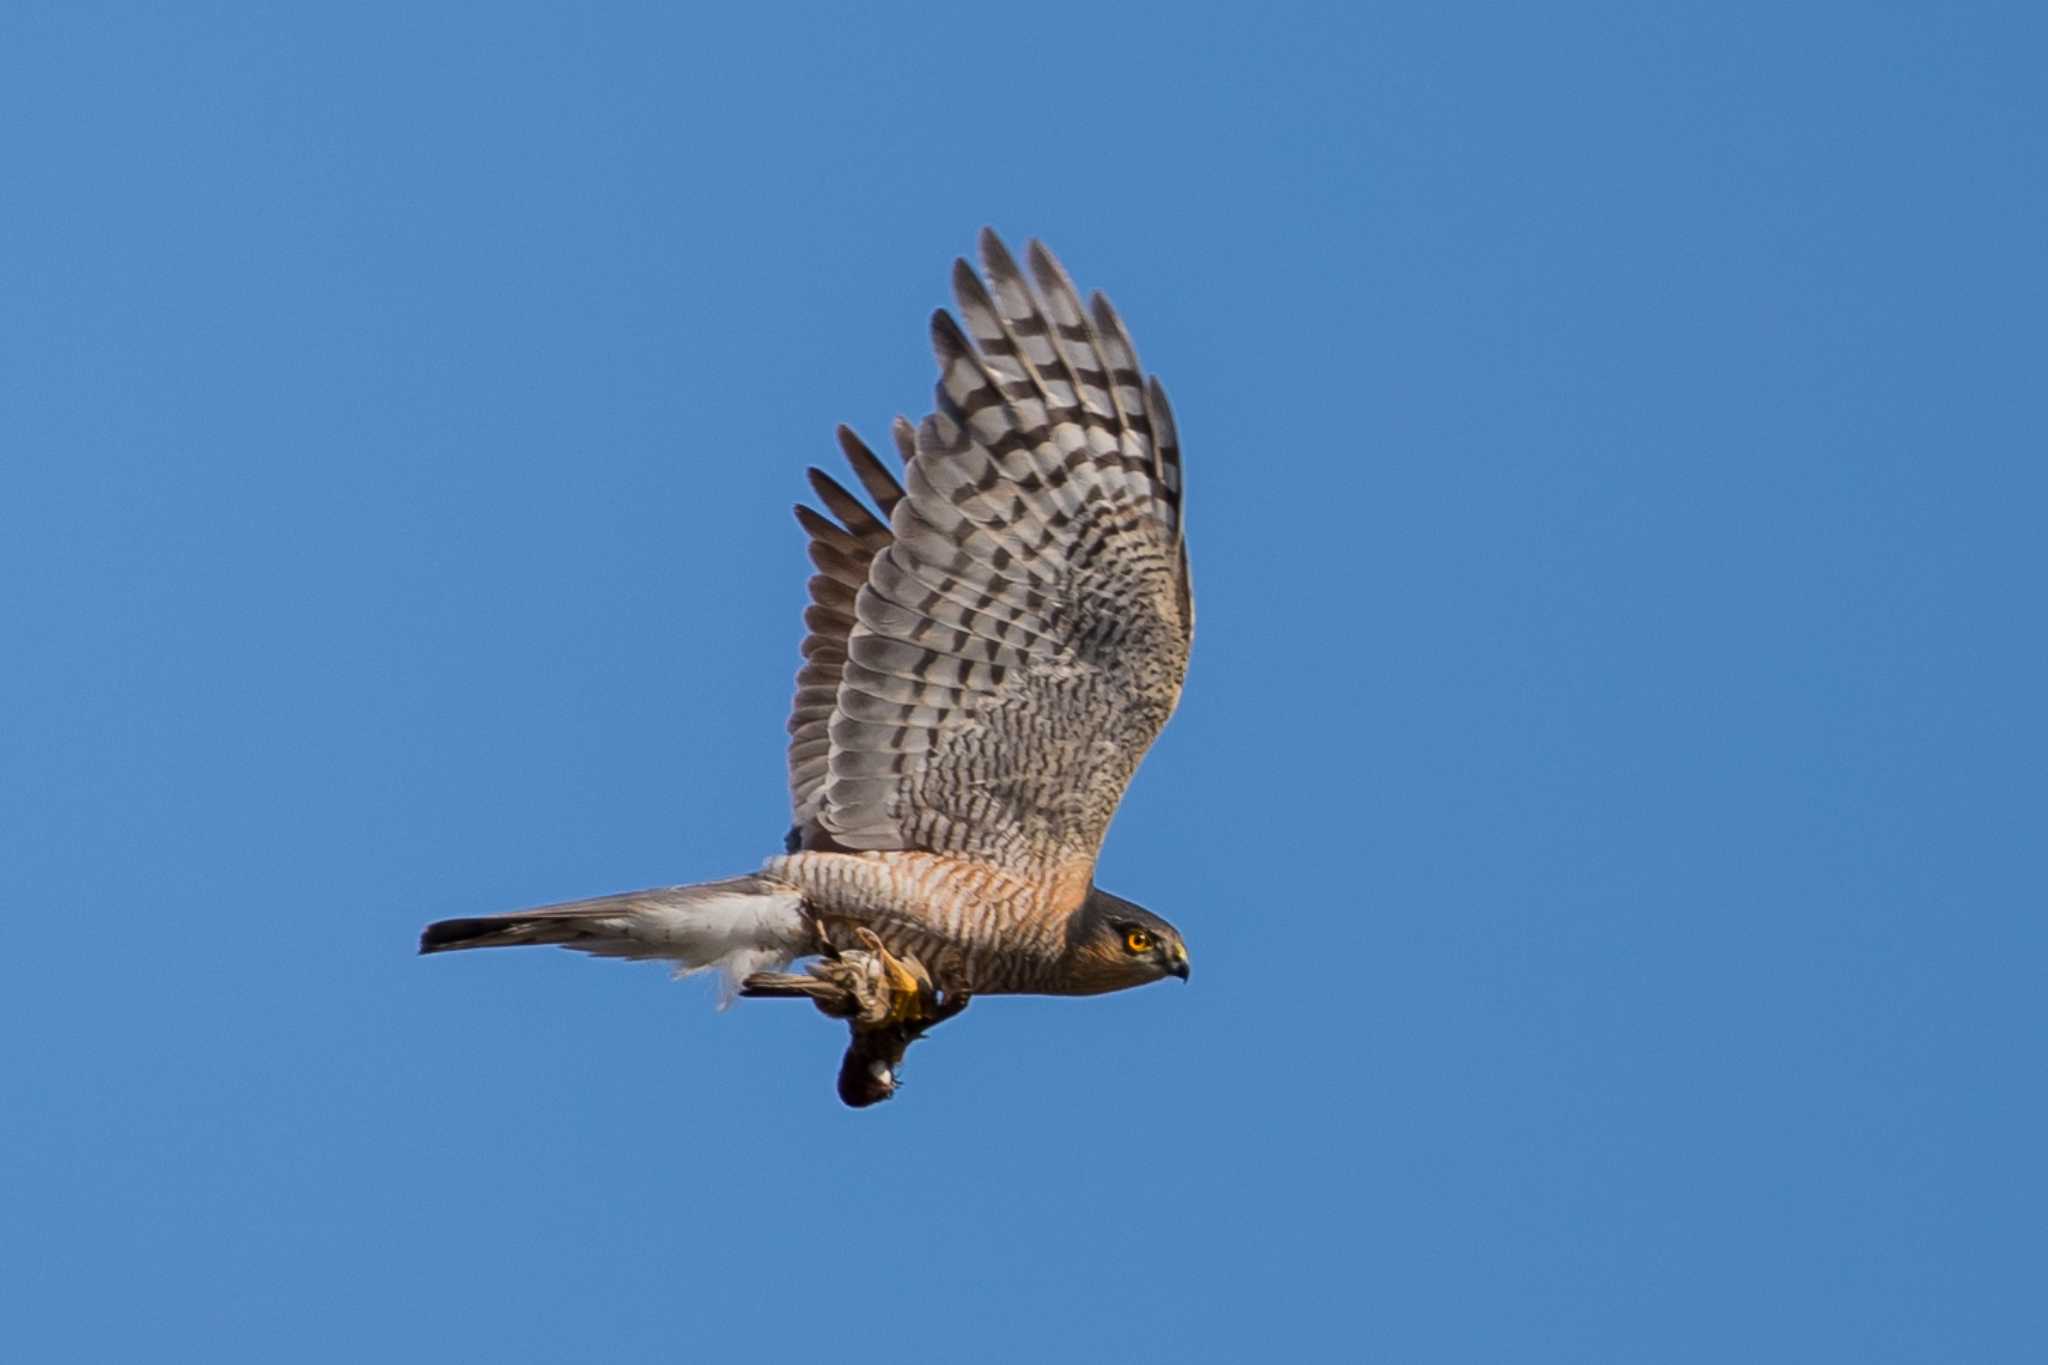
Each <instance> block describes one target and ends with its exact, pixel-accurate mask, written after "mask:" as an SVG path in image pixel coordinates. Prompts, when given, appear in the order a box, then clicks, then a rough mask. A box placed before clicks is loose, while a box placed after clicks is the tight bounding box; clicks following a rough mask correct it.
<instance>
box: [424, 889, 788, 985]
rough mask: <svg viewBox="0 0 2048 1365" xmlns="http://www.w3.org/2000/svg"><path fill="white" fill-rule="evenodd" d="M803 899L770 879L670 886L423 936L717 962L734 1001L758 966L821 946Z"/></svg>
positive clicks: (438, 926) (449, 948) (432, 927)
mask: <svg viewBox="0 0 2048 1365" xmlns="http://www.w3.org/2000/svg"><path fill="white" fill-rule="evenodd" d="M803 904H804V902H803V896H802V894H801V893H799V892H798V891H797V890H796V888H794V887H792V886H789V885H787V884H786V883H783V882H778V881H771V880H769V879H768V878H766V877H735V878H733V879H731V880H730V881H723V882H706V883H704V884H703V885H701V886H667V887H658V888H656V889H654V890H652V891H629V892H627V893H626V894H625V895H622V896H601V897H599V898H597V899H596V900H587V901H570V902H568V903H566V904H563V905H544V906H540V907H539V908H537V909H533V910H521V911H519V912H517V913H516V914H510V915H486V916H483V917H480V918H476V919H444V920H438V921H436V922H435V923H433V924H429V925H428V926H427V927H426V929H425V930H423V931H422V932H421V934H420V951H421V952H423V953H445V952H453V951H454V950H456V949H458V948H504V947H512V946H516V945H519V944H526V943H552V944H557V945H559V946H561V947H564V948H574V949H576V950H578V951H579V952H585V953H596V954H598V955H599V956H601V957H629V958H659V959H664V960H667V961H670V962H674V963H676V964H677V971H678V973H679V974H688V973H690V972H697V971H702V970H704V969H705V968H707V967H716V968H717V969H718V970H719V972H720V973H721V975H722V976H723V977H724V983H723V984H724V990H723V996H724V998H726V999H730V998H731V996H732V993H733V991H734V990H735V989H737V987H738V985H739V983H740V982H741V981H743V980H745V979H746V978H747V977H748V976H749V975H751V974H752V973H754V972H759V971H768V970H774V969H777V968H782V967H787V966H788V965H789V964H790V963H791V962H793V961H795V960H796V959H797V958H799V957H801V956H803V955H804V954H806V953H811V952H815V951H817V949H816V945H815V944H814V943H813V941H812V928H811V921H810V918H809V917H808V916H807V915H805V914H804V909H803Z"/></svg>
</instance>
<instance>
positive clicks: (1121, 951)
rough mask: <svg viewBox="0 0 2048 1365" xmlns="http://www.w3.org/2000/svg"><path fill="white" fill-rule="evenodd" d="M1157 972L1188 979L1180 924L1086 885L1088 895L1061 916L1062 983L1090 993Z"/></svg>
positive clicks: (1139, 983) (1122, 985) (1125, 984)
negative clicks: (1063, 924)
mask: <svg viewBox="0 0 2048 1365" xmlns="http://www.w3.org/2000/svg"><path fill="white" fill-rule="evenodd" d="M1163 976H1177V977H1179V978H1180V979H1181V980H1183V981H1185V980H1187V979H1188V945H1187V944H1186V943H1185V942H1183V941H1182V939H1181V936H1180V930H1178V929H1176V928H1174V927H1173V926H1172V925H1171V924H1168V923H1167V922H1166V921H1165V920H1163V919H1161V918H1159V916H1157V915H1155V914H1153V913H1152V912H1151V911H1150V910H1147V909H1146V908H1145V907H1144V906H1142V905H1133V904H1132V903H1131V902H1129V901H1127V900H1125V899H1124V898H1123V897H1121V896H1112V895H1110V894H1109V892H1107V891H1104V890H1103V889H1102V888H1100V887H1090V888H1089V890H1088V899H1087V900H1086V901H1085V902H1083V903H1082V906H1081V908H1080V909H1079V910H1078V911H1076V912H1075V913H1074V917H1073V918H1072V919H1071V920H1069V921H1068V922H1067V953H1066V984H1067V986H1068V988H1069V989H1071V990H1073V991H1074V992H1075V993H1076V994H1082V995H1094V994H1098V993H1100V992H1102V991H1120V990H1124V989H1126V988H1128V987H1131V986H1143V985H1145V984H1146V983H1148V982H1152V981H1157V980H1159V978H1161V977H1163Z"/></svg>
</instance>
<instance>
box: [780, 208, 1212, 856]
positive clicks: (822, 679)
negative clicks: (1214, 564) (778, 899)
mask: <svg viewBox="0 0 2048 1365" xmlns="http://www.w3.org/2000/svg"><path fill="white" fill-rule="evenodd" d="M981 248H982V259H983V264H984V266H985V268H986V270H987V272H988V283H987V285H984V284H983V283H982V281H981V280H980V279H978V278H977V277H976V275H975V273H974V271H973V270H972V269H971V268H970V267H969V266H968V265H967V264H966V262H964V261H963V262H960V263H958V265H957V266H956V268H955V271H954V281H953V282H954V292H955V297H956V299H957V301H958V304H959V312H960V316H961V318H962V319H964V320H965V323H966V327H965V329H964V330H963V328H962V327H961V325H960V324H959V323H957V322H955V320H954V319H953V317H952V316H950V315H949V314H947V313H945V312H943V311H941V312H939V313H938V314H936V315H935V316H934V317H933V319H932V343H933V349H934V352H935V354H936V356H937V359H938V363H939V383H938V393H937V410H936V411H935V412H934V413H932V415H931V416H929V417H927V418H926V419H925V420H924V422H923V423H922V424H921V425H919V426H918V427H917V428H916V430H915V433H914V434H913V433H911V432H910V431H909V429H908V428H907V426H906V425H905V424H903V423H901V422H899V423H898V427H897V445H898V449H899V451H901V452H902V453H903V454H904V455H905V459H906V470H905V477H904V480H903V483H902V484H901V485H898V484H897V483H896V481H895V480H894V479H893V478H892V477H891V476H890V475H889V474H888V473H887V471H886V470H885V469H883V467H882V466H881V463H880V462H879V461H878V460H876V459H875V457H874V456H873V455H872V454H871V453H869V452H868V451H867V449H866V447H865V446H862V445H860V443H859V442H858V441H857V440H855V439H853V438H852V437H851V435H850V433H844V432H842V436H841V440H842V444H843V445H844V446H845V448H846V452H847V455H848V458H849V462H850V463H851V464H852V465H853V467H854V471H855V474H856V476H857V477H858V479H859V481H860V483H861V484H862V486H863V487H864V488H865V489H866V490H867V491H868V493H869V495H870V496H871V497H873V498H874V499H875V500H876V503H877V505H878V506H879V507H880V508H881V509H882V512H883V515H885V516H886V517H887V518H888V522H887V525H886V526H884V525H883V524H882V522H881V520H880V519H879V518H877V517H876V516H874V515H873V514H872V513H871V512H869V511H868V509H867V508H866V507H864V506H862V505H861V504H860V502H859V500H858V499H856V498H854V497H853V496H852V495H851V494H850V493H847V492H846V490H845V489H843V488H841V487H840V486H839V485H838V484H836V483H833V482H832V481H831V480H830V479H829V478H826V477H825V476H824V475H822V474H819V473H817V472H816V471H813V475H812V479H813V486H814V488H816V490H817V492H818V494H819V497H820V500H821V501H823V502H824V503H825V504H826V506H827V508H828V509H829V510H830V511H831V512H832V513H833V515H834V516H836V517H838V518H839V520H838V521H837V522H834V521H831V520H829V519H827V518H826V517H824V516H823V515H821V514H819V513H816V512H813V511H811V510H810V509H800V511H799V513H798V515H799V517H800V519H802V520H803V523H804V526H805V528H806V529H807V530H808V531H810V533H811V536H812V542H811V555H812V560H813V562H814V563H815V564H816V565H817V567H818V571H819V573H818V577H816V578H813V579H812V588H811V596H812V604H811V607H810V610H809V611H808V612H807V613H806V621H807V623H808V624H809V625H810V628H811V633H810V635H809V637H808V638H807V639H806V641H805V645H804V653H805V659H806V662H805V666H804V670H803V672H802V673H801V674H799V675H798V691H797V700H796V706H795V709H794V712H793V714H792V717H791V722H790V728H791V736H792V738H791V748H790V779H791V794H792V800H793V803H794V807H795V815H796V826H795V828H794V829H793V830H792V844H793V845H795V846H802V847H807V848H821V847H822V848H841V849H849V850H858V849H925V850H930V851H933V852H942V853H952V854H957V855H960V856H963V857H966V858H969V859H973V860H976V861H982V862H987V863H990V864H993V865H995V866H997V867H1000V868H1003V869H1005V870H1007V871H1009V872H1012V873H1015V874H1018V875H1021V876H1024V877H1027V878H1036V879H1038V880H1039V881H1040V882H1041V883H1042V884H1048V885H1052V886H1057V887H1059V888H1061V893H1060V894H1061V895H1062V896H1063V897H1067V896H1078V895H1079V894H1081V892H1082V891H1084V890H1085V887H1086V884H1087V874H1088V872H1089V871H1090V869H1092V867H1093V865H1094V860H1095V856H1096V852H1097V850H1098V849H1099V848H1100V846H1101V843H1102V838H1103V835H1104V833H1105V832H1106V831H1107V829H1108V826H1109V822H1110V819H1111V817H1112V816H1113V815H1114V814H1115V811H1116V807H1117V804H1118V803H1119V802H1120V801H1121V799H1122V797H1123V792H1124V789H1125V787H1126V786H1128V785H1129V782H1130V779H1131V775H1132V773H1133V772H1135V771H1136V769H1137V765H1138V762H1139V760H1140V759H1142V758H1143V757H1144V754H1145V751H1146V750H1147V749H1148V748H1149V747H1150V746H1151V743H1152V741H1153V739H1154V738H1155V737H1156V736H1157V735H1158V733H1159V730H1160V728H1161V727H1162V726H1164V725H1165V723H1166V720H1167V718H1168V717H1169V716H1170V715H1171V714H1172V712H1173V708H1174V705H1175V703H1176V702H1177V700H1178V699H1179V695H1180V688H1181V681H1182V679H1183V677H1184V676H1185V674H1186V670H1187V656H1188V645H1189V640H1190V637H1191V635H1192V631H1193V624H1194V616H1193V604H1192V596H1191V593H1190V589H1189V583H1188V575H1187V556H1186V543H1185V538H1184V535H1183V526H1182V519H1181V474H1180V451H1179V445H1178V442H1177V439H1176V436H1175V432H1174V426H1173V419H1172V414H1171V411H1170V409H1169V408H1168V406H1167V403H1166V395H1165V393H1164V391H1163V390H1162V389H1161V388H1160V387H1159V385H1158V383H1157V382H1156V381H1150V380H1147V379H1145V378H1144V377H1143V374H1142V371H1141V370H1140V368H1139V365H1138V359H1137V353H1136V350H1135V348H1134V347H1133V346H1132V345H1131V342H1130V338H1129V335H1128V334H1127V333H1126V332H1125V330H1124V327H1123V324H1122V322H1121V320H1119V319H1118V317H1117V315H1116V313H1115V310H1114V309H1112V308H1111V307H1110V306H1109V303H1108V301H1107V300H1106V299H1104V298H1103V297H1102V296H1101V295H1099V294H1098V295H1096V296H1094V298H1093V299H1092V300H1091V302H1090V305H1089V306H1088V307H1085V308H1084V307H1083V305H1082V303H1081V301H1080V298H1079V296H1078V295H1077V294H1076V292H1075V290H1074V287H1073V285H1072V283H1071V282H1070V281H1069V280H1068V278H1067V275H1066V272H1065V271H1064V270H1063V269H1061V267H1060V265H1059V263H1058V262H1057V261H1056V260H1054V259H1053V256H1052V254H1051V253H1050V252H1048V251H1047V250H1046V249H1045V248H1044V247H1043V246H1041V245H1039V244H1038V243H1035V242H1034V243H1032V244H1031V246H1030V249H1029V251H1028V253H1027V260H1028V261H1029V263H1030V269H1031V278H1030V279H1028V280H1027V278H1026V276H1025V274H1024V272H1023V271H1022V270H1020V269H1019V268H1018V266H1017V263H1016V262H1015V261H1014V260H1013V259H1012V258H1011V256H1010V254H1009V252H1008V251H1007V249H1005V247H1004V246H1003V244H1002V242H1001V241H1000V240H999V239H998V238H997V237H996V236H995V235H994V234H993V233H991V232H984V233H983V235H982V240H981ZM828 702H829V709H828Z"/></svg>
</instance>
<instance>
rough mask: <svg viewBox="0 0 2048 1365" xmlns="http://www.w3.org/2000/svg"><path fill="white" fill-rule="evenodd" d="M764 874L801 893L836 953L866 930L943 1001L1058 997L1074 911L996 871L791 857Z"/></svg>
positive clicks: (955, 862)
mask: <svg viewBox="0 0 2048 1365" xmlns="http://www.w3.org/2000/svg"><path fill="white" fill-rule="evenodd" d="M761 872H762V875H763V876H767V877H772V878H774V879H775V880H777V881H781V882H787V883H788V884H789V885H791V886H794V887H796V888H797V889H798V890H799V891H801V892H802V893H803V897H804V904H805V906H806V907H807V908H808V909H809V910H810V911H811V912H812V913H813V914H815V915H817V916H819V918H820V920H821V922H822V925H821V927H822V928H823V929H824V930H825V931H826V932H828V933H830V934H831V935H832V942H833V944H834V945H835V946H851V936H850V935H849V934H848V933H847V932H846V930H845V926H846V925H850V924H864V925H866V926H867V927H869V928H870V929H873V930H874V931H875V933H876V934H878V935H879V936H880V937H881V940H882V942H883V944H884V945H885V946H886V947H887V948H888V949H889V951H890V952H892V953H895V954H896V955H897V956H899V957H915V958H916V959H918V961H919V962H921V963H922V964H923V965H924V968H925V970H926V971H928V972H930V973H931V976H932V980H933V982H934V983H935V984H936V985H937V986H938V987H939V989H941V990H943V991H948V992H952V991H967V992H970V993H972V994H976V995H1003V994H1038V993H1050V994H1058V993H1059V992H1058V990H1057V987H1056V985H1055V978H1054V975H1053V973H1054V970H1055V968H1056V967H1057V965H1058V962H1059V960H1060V955H1061V953H1062V952H1063V951H1064V950H1065V946H1066V919H1067V915H1068V914H1069V913H1071V911H1070V910H1052V909H1050V908H1049V907H1047V906H1046V905H1045V904H1044V898H1043V897H1042V896H1040V895H1039V894H1037V888H1035V887H1033V886H1032V885H1030V884H1029V883H1026V882H1024V881H1022V880H1021V879H1019V878H1017V877H1014V876H1012V875H1011V874H1009V873H1007V872H1005V871H1003V870H1002V869H1000V868H995V867H991V866H989V865H988V864H986V863H977V862H969V861H967V860H964V859H959V858H952V857H948V856H946V855H945V854H939V853H922V852H879V853H792V854H789V855H787V856H785V857H780V858H770V859H769V860H768V861H767V862H766V863H764V864H763V865H762V867H761ZM834 920H838V921H840V924H839V925H837V926H835V925H834V924H833V921H834Z"/></svg>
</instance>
